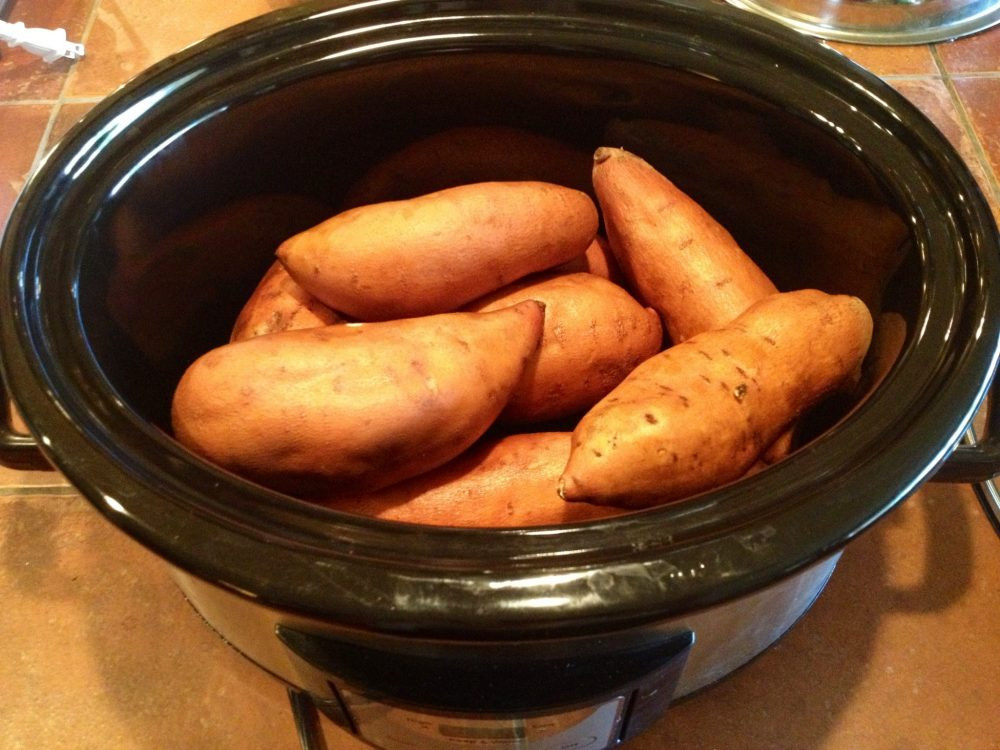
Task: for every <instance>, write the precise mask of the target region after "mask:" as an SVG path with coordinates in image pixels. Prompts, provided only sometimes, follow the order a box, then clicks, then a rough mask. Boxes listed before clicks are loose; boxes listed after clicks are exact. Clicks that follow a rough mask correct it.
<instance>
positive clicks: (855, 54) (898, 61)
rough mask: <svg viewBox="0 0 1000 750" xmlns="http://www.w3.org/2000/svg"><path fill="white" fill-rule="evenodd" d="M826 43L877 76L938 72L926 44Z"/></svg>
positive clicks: (931, 73)
mask: <svg viewBox="0 0 1000 750" xmlns="http://www.w3.org/2000/svg"><path fill="white" fill-rule="evenodd" d="M827 44H828V45H829V46H830V47H832V48H833V49H835V50H837V51H838V52H840V53H841V54H843V55H846V56H847V57H849V58H851V60H853V61H854V62H856V63H857V64H858V65H860V66H861V67H863V68H865V69H867V70H869V71H871V72H872V73H874V74H875V75H878V76H891V75H933V74H935V73H937V72H938V69H937V66H936V65H935V64H934V58H933V57H932V56H931V53H930V48H929V47H927V46H919V47H908V46H904V45H900V46H892V47H886V46H875V45H866V44H848V43H847V42H837V41H828V42H827Z"/></svg>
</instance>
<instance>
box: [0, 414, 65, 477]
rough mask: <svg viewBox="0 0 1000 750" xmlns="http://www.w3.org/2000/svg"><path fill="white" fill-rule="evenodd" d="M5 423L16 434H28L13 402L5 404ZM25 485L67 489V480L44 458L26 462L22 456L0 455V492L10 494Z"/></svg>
mask: <svg viewBox="0 0 1000 750" xmlns="http://www.w3.org/2000/svg"><path fill="white" fill-rule="evenodd" d="M6 416H7V419H8V420H9V421H8V422H7V423H6V424H7V426H8V427H9V428H10V429H11V431H13V432H14V433H16V434H20V435H28V428H27V426H26V425H25V424H24V420H23V419H22V418H21V415H20V414H19V413H18V412H17V409H16V408H15V407H14V406H13V404H10V403H8V404H7V415H6ZM25 487H31V488H33V489H32V491H37V488H39V487H50V488H55V489H57V490H58V491H59V492H64V491H67V490H68V488H69V482H67V481H66V479H65V477H63V475H62V474H60V473H59V472H57V471H56V470H55V469H53V468H51V467H49V466H48V465H47V464H46V463H45V461H44V459H41V458H40V457H38V458H32V459H31V460H30V461H29V462H26V461H25V459H23V458H7V457H0V494H7V495H9V494H12V493H15V492H19V491H21V490H22V489H23V488H25Z"/></svg>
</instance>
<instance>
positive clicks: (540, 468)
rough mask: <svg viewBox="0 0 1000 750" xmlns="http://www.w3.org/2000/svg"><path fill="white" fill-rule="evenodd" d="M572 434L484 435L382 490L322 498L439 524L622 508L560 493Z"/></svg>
mask: <svg viewBox="0 0 1000 750" xmlns="http://www.w3.org/2000/svg"><path fill="white" fill-rule="evenodd" d="M570 438H571V435H570V433H569V432H539V433H533V432H526V433H518V434H514V435H507V436H502V437H490V438H484V439H483V440H481V441H479V442H478V443H477V444H476V445H474V446H472V447H471V448H470V449H469V450H467V451H466V452H465V453H463V454H462V455H460V456H458V457H457V458H455V459H453V460H451V461H449V462H448V463H447V464H445V465H444V466H441V467H440V468H438V469H435V470H434V471H429V472H427V473H425V474H421V475H420V476H417V477H414V478H412V479H409V480H407V481H405V482H400V483H398V484H394V485H392V486H391V487H387V488H385V489H383V490H379V491H376V492H371V493H364V494H353V495H339V496H336V497H332V498H327V499H323V500H322V501H321V502H322V503H323V504H324V505H326V506H328V507H330V508H333V509H335V510H342V511H345V512H348V513H357V514H360V515H365V516H374V517H376V518H382V519H386V520H391V521H405V522H408V523H420V524H430V525H436V526H469V527H511V526H544V525H549V524H560V523H570V522H573V521H588V520H591V519H595V518H606V517H608V516H612V515H617V514H619V513H622V512H623V511H622V510H621V509H619V508H614V507H611V506H606V505H593V504H591V503H585V502H576V503H568V502H566V501H565V500H563V499H561V498H560V497H559V495H558V494H557V493H556V482H557V481H558V479H559V474H560V473H561V472H562V470H563V467H565V466H566V459H567V458H568V457H569V446H570Z"/></svg>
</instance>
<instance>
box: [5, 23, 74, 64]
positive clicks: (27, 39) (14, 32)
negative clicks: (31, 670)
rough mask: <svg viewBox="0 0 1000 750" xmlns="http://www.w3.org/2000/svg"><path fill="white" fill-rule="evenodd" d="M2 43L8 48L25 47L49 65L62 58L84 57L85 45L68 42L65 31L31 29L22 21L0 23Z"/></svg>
mask: <svg viewBox="0 0 1000 750" xmlns="http://www.w3.org/2000/svg"><path fill="white" fill-rule="evenodd" d="M0 41H4V42H7V46H8V47H23V48H24V49H26V50H27V51H28V52H31V53H32V54H34V55H38V56H39V57H41V58H42V59H43V60H44V61H45V62H47V63H50V62H53V61H54V60H58V59H59V58H61V57H66V58H69V59H70V60H76V59H78V58H81V57H83V45H82V44H77V43H76V42H70V41H67V40H66V30H65V29H30V28H25V26H24V24H23V23H22V22H20V21H18V22H17V23H7V22H6V21H0Z"/></svg>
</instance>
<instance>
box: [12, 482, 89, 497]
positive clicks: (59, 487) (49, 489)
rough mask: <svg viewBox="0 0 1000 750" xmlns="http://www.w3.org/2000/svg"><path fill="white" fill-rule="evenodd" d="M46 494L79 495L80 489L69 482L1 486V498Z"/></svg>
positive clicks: (46, 495)
mask: <svg viewBox="0 0 1000 750" xmlns="http://www.w3.org/2000/svg"><path fill="white" fill-rule="evenodd" d="M29 495H33V496H45V497H79V496H80V491H79V490H78V489H76V488H75V487H73V486H72V485H69V484H27V485H13V484H12V485H6V486H4V487H0V499H3V498H10V497H27V496H29Z"/></svg>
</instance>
